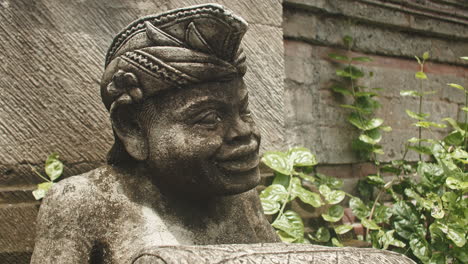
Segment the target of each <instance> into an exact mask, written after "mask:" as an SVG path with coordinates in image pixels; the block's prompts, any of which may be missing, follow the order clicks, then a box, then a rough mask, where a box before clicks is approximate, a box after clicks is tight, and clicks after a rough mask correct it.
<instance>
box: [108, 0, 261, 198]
mask: <svg viewBox="0 0 468 264" xmlns="http://www.w3.org/2000/svg"><path fill="white" fill-rule="evenodd" d="M246 30H247V23H246V22H245V21H244V20H243V19H242V18H240V17H237V16H235V15H233V14H232V13H231V12H229V11H227V10H226V9H224V8H223V7H222V6H219V5H215V4H206V5H200V6H194V7H189V8H184V9H177V10H172V11H170V12H167V13H163V14H160V15H157V16H149V17H144V18H142V19H139V20H137V21H135V22H133V23H131V24H130V25H128V26H127V27H126V28H125V29H124V30H123V31H122V32H120V33H119V34H118V35H117V36H116V37H115V38H114V41H113V43H112V45H111V47H110V48H109V51H108V53H107V56H106V63H105V72H104V75H103V77H102V81H101V96H102V100H103V102H104V105H105V106H106V108H107V109H108V110H109V112H110V117H111V121H112V127H113V130H114V135H115V143H114V146H113V148H112V149H111V151H110V152H109V156H108V161H109V163H110V164H113V165H115V166H117V167H121V168H124V169H126V168H134V167H139V168H144V169H145V170H146V172H150V175H151V178H152V180H154V182H155V183H156V184H157V185H158V187H159V188H161V190H162V191H166V192H171V193H172V192H177V193H178V194H181V193H182V194H188V195H194V196H197V197H200V196H214V195H225V194H235V193H241V192H245V191H247V190H249V189H252V188H254V187H255V186H256V185H257V183H258V181H259V174H258V163H259V157H258V150H259V144H260V135H259V132H258V130H257V128H256V126H255V124H254V121H253V120H252V117H251V114H250V111H249V106H248V91H247V88H246V87H245V85H244V82H243V76H244V74H245V72H246V65H245V61H246V57H245V55H244V54H243V52H242V49H241V48H239V47H240V43H241V39H242V37H243V35H244V33H245V32H246Z"/></svg>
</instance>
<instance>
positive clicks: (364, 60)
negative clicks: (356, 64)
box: [352, 57, 372, 62]
mask: <svg viewBox="0 0 468 264" xmlns="http://www.w3.org/2000/svg"><path fill="white" fill-rule="evenodd" d="M352 60H353V61H361V62H370V61H372V58H370V57H353V58H352Z"/></svg>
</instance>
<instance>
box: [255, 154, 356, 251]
mask: <svg viewBox="0 0 468 264" xmlns="http://www.w3.org/2000/svg"><path fill="white" fill-rule="evenodd" d="M262 162H263V163H264V164H266V165H267V166H268V167H270V168H271V169H273V171H274V174H275V177H274V179H273V183H272V184H271V185H270V186H268V187H267V188H266V189H264V190H263V191H262V192H261V193H260V200H261V202H262V205H263V209H264V211H265V214H267V215H273V216H275V217H274V220H273V222H272V226H273V227H274V228H276V230H277V233H278V235H279V236H280V237H281V239H282V240H283V241H286V242H293V243H307V242H310V240H313V241H316V242H320V243H327V242H330V239H332V243H333V244H335V245H339V244H341V243H340V241H339V239H338V238H337V237H332V235H331V233H335V234H338V235H341V234H344V233H346V232H348V231H350V230H351V229H352V227H351V226H349V225H337V224H334V223H336V222H338V221H340V220H341V218H342V217H343V215H344V209H343V207H342V206H341V205H339V203H340V202H341V201H343V199H344V198H345V195H346V193H345V192H343V191H341V190H339V189H340V188H341V187H342V184H343V183H342V182H341V181H340V180H338V179H335V178H332V177H327V176H325V175H322V174H318V173H313V167H314V166H315V165H316V164H317V161H316V159H315V156H314V155H313V154H312V153H311V152H310V150H308V149H306V148H292V149H290V150H289V151H287V152H279V151H276V152H266V153H265V154H264V156H263V158H262ZM304 183H309V184H314V185H315V186H316V191H312V190H311V189H310V188H308V187H306V186H305V184H304ZM317 190H318V192H317ZM294 200H300V201H301V202H303V203H305V204H308V205H311V206H312V207H315V208H319V207H322V206H323V207H325V206H328V209H327V210H326V211H325V212H324V213H322V214H321V216H322V218H323V219H324V220H325V221H327V222H329V223H330V227H320V228H318V229H317V230H313V232H305V229H304V223H303V220H302V218H301V217H300V215H299V214H298V213H296V212H295V211H293V210H291V209H290V205H291V202H293V201H294Z"/></svg>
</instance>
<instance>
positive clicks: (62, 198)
mask: <svg viewBox="0 0 468 264" xmlns="http://www.w3.org/2000/svg"><path fill="white" fill-rule="evenodd" d="M105 170H106V167H100V168H97V169H94V170H92V171H89V172H86V173H83V174H80V175H75V176H71V177H68V178H66V179H63V180H61V181H59V182H58V183H55V184H54V185H53V186H52V188H51V189H50V190H49V191H48V192H47V195H46V197H45V198H44V201H43V202H42V204H41V209H40V212H45V213H47V214H50V213H51V211H52V212H54V214H59V215H60V214H68V213H73V212H74V213H75V214H76V213H78V212H82V211H92V210H95V209H97V208H96V206H98V203H96V202H95V201H96V200H99V197H101V196H102V191H101V189H100V188H98V186H97V182H96V179H97V178H99V175H100V174H102V173H103V172H104V171H105ZM39 216H41V215H39Z"/></svg>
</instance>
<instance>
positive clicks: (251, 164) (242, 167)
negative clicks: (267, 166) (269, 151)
mask: <svg viewBox="0 0 468 264" xmlns="http://www.w3.org/2000/svg"><path fill="white" fill-rule="evenodd" d="M259 162H260V158H259V156H258V153H257V152H256V151H255V152H252V153H250V154H248V155H245V156H242V157H238V158H236V159H233V160H223V161H218V162H217V163H218V166H219V167H220V168H221V169H224V170H226V171H231V172H246V171H250V170H252V169H255V168H257V167H258V164H259Z"/></svg>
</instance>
